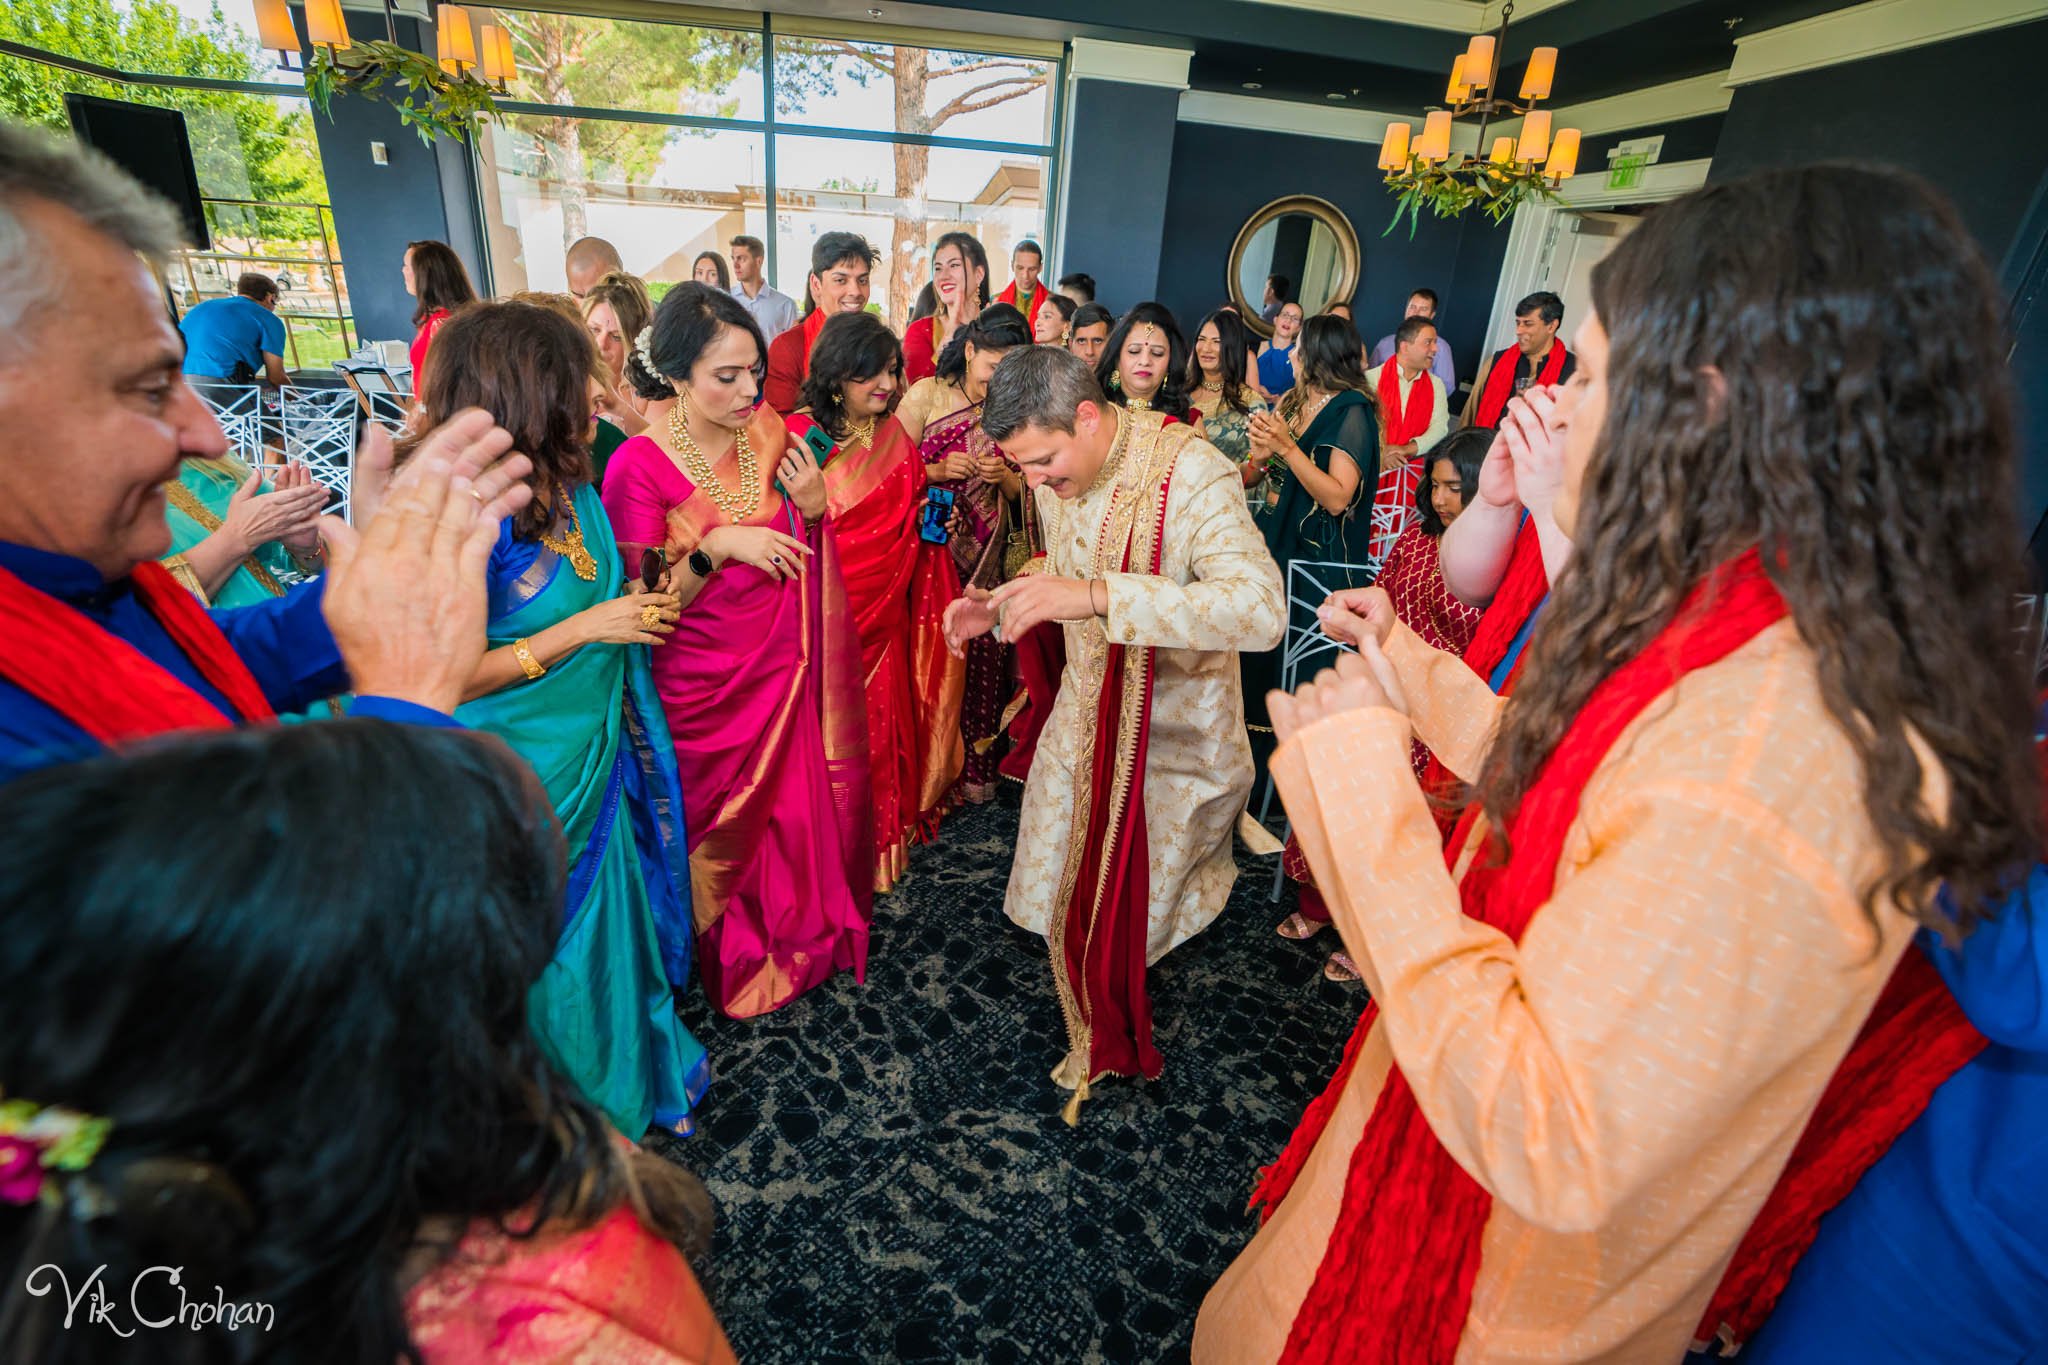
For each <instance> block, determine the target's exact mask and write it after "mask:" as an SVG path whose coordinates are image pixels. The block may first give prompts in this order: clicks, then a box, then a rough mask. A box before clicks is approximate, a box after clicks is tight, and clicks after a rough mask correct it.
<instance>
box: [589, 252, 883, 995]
mask: <svg viewBox="0 0 2048 1365" xmlns="http://www.w3.org/2000/svg"><path fill="white" fill-rule="evenodd" d="M765 354H766V347H765V346H763V345H762V343H761V334H760V331H759V329H758V328H756V326H755V325H754V320H753V318H752V317H751V316H750V315H749V314H748V313H747V311H746V310H745V309H744V308H741V307H740V306H739V304H738V303H737V302H735V301H734V300H733V299H732V297H731V296H730V295H727V294H722V293H720V292H718V291H717V290H713V289H708V288H706V287H705V286H703V285H700V284H696V283H694V282H692V283H687V284H681V285H678V286H676V287H675V288H674V289H672V290H670V291H669V293H668V295H667V296H666V297H665V298H664V299H663V300H662V302H661V307H660V309H659V310H658V311H657V312H656V314H655V318H654V323H653V325H652V326H651V327H649V328H648V329H647V330H646V331H644V332H642V333H641V334H640V336H639V338H638V339H637V340H636V342H635V345H634V354H633V355H632V357H630V358H629V359H628V361H627V363H626V370H627V374H628V376H629V377H630V378H631V380H632V382H633V384H634V386H635V388H636V389H637V390H638V391H639V392H640V393H641V394H642V395H643V396H646V397H647V398H649V399H650V400H651V402H652V406H650V408H649V410H648V423H649V426H648V432H647V434H646V435H643V436H636V437H634V438H633V439H632V440H630V441H627V442H626V443H625V444H624V445H622V446H620V447H619V448H618V450H617V451H615V452H614V453H613V455H612V458H611V462H610V464H609V465H608V466H607V467H606V470H605V481H604V505H605V510H606V512H607V513H609V514H610V517H611V522H612V529H613V532H614V534H615V535H616V537H617V539H618V542H619V548H620V550H621V552H622V553H624V554H625V556H626V559H627V563H628V565H629V567H633V568H637V567H638V566H639V564H640V562H641V558H642V551H643V550H644V549H654V550H657V551H659V552H660V554H661V558H662V559H663V560H664V561H665V562H666V564H667V566H668V567H667V569H666V570H665V572H666V575H667V578H668V582H669V585H670V591H671V592H673V593H674V594H675V595H676V596H677V597H678V598H679V599H680V600H681V601H682V603H683V611H682V618H681V620H680V621H679V622H678V623H677V626H676V631H675V634H674V635H672V636H670V637H669V640H668V642H667V643H666V644H664V645H662V646H660V647H659V648H657V649H656V650H655V651H654V681H655V687H656V689H657V690H658V691H659V693H660V694H661V699H662V702H663V705H664V708H665V709H666V711H667V713H668V722H669V731H670V733H671V734H672V735H673V736H674V738H675V746H676V765H677V768H678V770H679V771H680V773H681V774H682V784H683V804H684V807H685V812H684V815H685V821H684V823H685V827H686V828H687V830H688V832H689V846H690V889H691V896H692V905H693V909H694V912H695V915H696V921H697V939H698V945H699V952H698V961H699V962H700V963H701V964H702V970H703V975H704V988H705V992H706V994H708V995H709V996H710V997H711V1001H712V1003H713V1004H715V1005H717V1006H718V1008H719V1009H720V1010H722V1011H724V1012H725V1013H726V1014H727V1015H730V1016H732V1017H733V1018H750V1017H752V1016H754V1015H758V1014H765V1013H767V1012H768V1011H770V1010H774V1009H779V1008H781V1007H782V1006H783V1005H786V1004H788V1003H789V1002H790V1001H791V1000H794V999H795V998H796V997H797V996H799V995H801V994H803V993H804V992H805V991H807V990H809V989H810V988H811V987H813V986H815V985H817V984H818V983H819V982H821V981H823V980H825V979H826V978H827V977H829V976H831V975H832V974H833V973H834V972H839V971H851V972H853V974H854V979H855V980H862V979H864V978H865V976H866V971H867V945H868V920H869V915H870V912H871V908H872V903H873V893H872V890H871V887H872V884H873V883H872V878H873V864H874V850H873V843H874V834H873V827H872V825H871V823H870V820H869V809H868V807H869V799H868V744H867V723H866V702H865V699H864V696H863V692H862V685H861V667H860V641H859V638H858V636H857V634H856V633H855V630H854V627H853V625H852V618H851V615H850V613H849V611H848V609H847V604H846V585H845V582H844V579H843V578H842V576H841V572H840V568H839V564H838V557H837V552H836V547H835V544H834V540H833V535H832V529H831V526H830V524H829V522H828V520H827V518H826V512H825V509H826V496H825V484H824V480H823V477H822V476H821V475H820V473H819V470H818V466H817V464H816V463H815V462H814V461H813V460H812V459H811V458H810V455H809V453H808V451H807V450H806V449H804V448H803V447H801V446H799V445H794V444H792V443H791V442H790V440H789V435H788V432H787V430H786V429H785V428H784V426H783V420H782V418H781V417H780V416H778V415H777V414H776V413H774V412H773V411H771V410H770V409H768V408H765V407H760V406H757V396H758V394H759V382H760V380H759V375H760V368H761V358H762V356H763V355H765Z"/></svg>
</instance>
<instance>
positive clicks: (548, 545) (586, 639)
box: [419, 303, 710, 1140]
mask: <svg viewBox="0 0 2048 1365" xmlns="http://www.w3.org/2000/svg"><path fill="white" fill-rule="evenodd" d="M434 348H435V349H434V355H435V364H434V366H433V368H432V369H431V370H430V371H429V372H428V382H427V388H426V391H425V392H424V393H423V394H421V403H422V406H423V408H424V410H425V413H426V418H427V420H425V421H423V422H422V423H420V424H419V429H420V430H423V431H424V430H431V429H432V428H433V427H434V426H436V425H438V424H439V422H440V421H442V420H445V418H447V417H449V416H453V415H454V414H455V413H456V412H459V411H460V410H462V409H463V408H466V407H481V408H483V409H485V410H486V411H488V412H489V413H491V415H492V416H493V417H495V418H496V419H497V420H498V422H499V424H500V425H501V426H503V427H505V428H506V429H507V430H508V431H510V432H512V434H513V438H514V440H515V442H516V445H517V448H518V449H519V450H521V451H524V452H526V453H527V454H528V456H529V457H530V458H531V459H532V460H533V463H534V473H533V475H532V476H531V478H532V482H533V485H534V494H535V498H534V503H533V505H532V506H531V507H529V508H527V509H526V510H525V511H523V512H521V513H519V514H517V515H515V516H513V517H510V518H508V519H507V520H506V521H505V523H504V525H503V526H502V527H501V528H500V529H499V534H498V544H497V546H496V548H495V549H494V550H493V551H492V553H491V563H490V568H489V571H488V575H487V580H488V591H489V603H490V620H489V624H488V626H487V628H486V629H487V631H488V637H489V643H490V646H491V648H490V652H489V653H487V654H486V655H485V656H484V661H483V663H482V665H481V666H480V667H479V669H478V671H477V675H476V677H475V678H474V679H473V680H472V682H471V684H470V688H469V697H470V700H468V701H466V702H465V703H464V704H463V705H462V706H461V707H460V708H458V709H457V711H456V713H455V714H456V718H457V719H458V720H460V721H461V722H462V723H463V724H465V725H467V726H469V727H470V728H472V729H476V730H483V731H488V732H489V733H491V734H494V735H497V736H498V737H499V738H501V739H503V740H504V741H505V742H506V743H507V744H509V745H510V746H511V747H512V748H513V749H514V750H515V751H516V752H518V753H519V755H520V756H521V757H523V758H525V759H526V760H527V762H528V763H530V764H531V765H532V766H533V770H534V772H535V773H536V774H537V775H538V776H539V778H540V782H541V785H542V786H543V787H544V788H546V790H547V793H548V796H549V798H550V800H551V801H552V802H553V804H554V808H555V812H556V814H557V815H558V816H559V817H560V819H561V823H562V833H563V837H564V838H565V839H566V841H567V843H568V847H569V862H570V871H569V878H568V891H567V895H566V897H565V903H564V907H563V916H562V922H561V924H560V925H559V926H558V938H557V943H556V951H555V958H554V961H552V962H551V963H550V964H549V965H548V967H547V969H546V971H545V972H544V973H543V974H542V976H541V979H540V981H539V982H537V983H536V984H535V985H534V987H533V990H532V992H531V993H530V994H529V996H528V1000H527V1009H528V1015H529V1017H530V1019H531V1021H532V1025H533V1031H534V1034H535V1036H536V1037H537V1038H538V1039H539V1040H540V1042H541V1045H542V1047H543V1048H544V1049H545V1050H546V1051H547V1053H548V1054H549V1056H550V1058H551V1059H552V1060H553V1061H554V1062H555V1064H556V1065H557V1066H558V1067H560V1068H561V1070H562V1071H563V1073H564V1074H566V1075H567V1076H569V1077H570V1078H571V1079H572V1080H574V1081H575V1082H576V1083H577V1084H578V1085H579V1086H580V1087H581V1088H582V1090H583V1092H584V1093H585V1094H586V1095H587V1096H588V1097H589V1098H590V1100H591V1101H592V1102H593V1103H595V1104H596V1105H597V1106H598V1107H599V1108H601V1109H603V1110H604V1111H605V1113H606V1114H607V1115H608V1116H609V1117H610V1118H611V1120H612V1122H613V1123H614V1124H615V1125H617V1127H618V1129H619V1131H620V1132H622V1133H624V1134H625V1135H626V1136H627V1137H630V1138H634V1139H636V1140H637V1139H639V1138H640V1137H641V1136H642V1135H643V1134H645V1133H646V1131H647V1130H648V1129H649V1128H650V1127H659V1128H663V1129H666V1130H668V1131H670V1132H676V1133H687V1132H689V1131H691V1129H692V1127H693V1124H692V1120H691V1117H690V1114H691V1111H692V1110H693V1109H694V1108H695V1107H696V1104H697V1101H698V1100H699V1099H700V1098H701V1096H702V1095H703V1093H704V1089H705V1086H706V1085H707V1084H708V1082H709V1079H710V1069H709V1066H708V1063H707V1061H706V1059H705V1055H704V1049H703V1047H702V1046H700V1045H699V1044H698V1042H697V1040H696V1039H695V1038H692V1037H691V1036H690V1033H689V1031H688V1030H687V1029H685V1028H684V1027H683V1023H682V1020H681V1019H680V1018H678V1017H677V1014H676V1004H675V994H676V992H677V991H679V990H681V989H683V988H684V987H685V986H686V985H687V984H688V982H689V979H690V967H691V928H690V900H689V897H690V877H689V867H688V852H687V846H686V843H685V838H684V829H683V801H682V791H681V787H680V785H679V783H678V780H677V775H676V769H675V760H674V746H673V745H672V744H671V742H670V739H669V734H668V725H667V722H666V720H665V719H664V716H663V712H662V708H661V705H660V702H659V699H658V698H657V697H656V695H655V692H654V679H653V674H652V671H651V669H650V665H649V661H648V653H647V648H646V646H647V645H648V644H650V643H653V642H656V641H659V640H661V639H663V638H665V637H666V636H667V634H668V633H669V632H670V631H671V630H672V629H673V628H674V622H675V618H676V614H677V610H676V603H675V599H674V598H673V597H671V596H670V595H668V594H667V593H662V592H645V591H641V590H640V585H639V584H638V583H634V584H632V585H630V587H627V585H625V584H623V583H622V578H623V569H622V567H621V563H620V558H619V552H618V548H617V546H616V545H615V544H614V542H613V539H612V533H611V523H610V521H609V520H608V519H607V517H606V516H605V511H604V505H603V503H602V502H600V501H599V499H598V494H597V489H596V488H595V487H594V486H593V485H592V483H591V481H590V464H589V455H588V447H587V444H586V442H587V439H588V422H589V417H590V406H589V403H588V400H587V394H586V387H585V385H586V380H587V377H588V375H589V373H590V369H591V366H592V365H593V364H594V362H595V353H594V351H593V349H592V347H591V345H590V341H589V338H588V337H587V336H586V335H584V333H583V332H582V330H581V329H580V328H578V327H577V326H576V325H575V324H574V323H571V322H569V321H568V320H567V319H565V318H562V317H559V316H557V315H556V314H554V313H553V312H552V311H550V310H548V309H544V308H538V307H535V306H533V305H531V304H523V303H497V304H485V305H480V306H478V307H476V308H473V309H470V310H468V311H466V312H464V313H463V314H461V315H460V316H458V317H455V318H451V319H450V320H449V321H448V323H447V324H446V325H445V326H443V327H442V329H441V330H440V331H439V332H438V333H436V335H435V338H434ZM622 589H624V591H623V593H622Z"/></svg>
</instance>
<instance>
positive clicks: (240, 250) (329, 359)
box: [0, 0, 355, 370]
mask: <svg viewBox="0 0 2048 1365" xmlns="http://www.w3.org/2000/svg"><path fill="white" fill-rule="evenodd" d="M71 3H72V0H63V4H64V5H65V6H66V7H69V5H70V4H71ZM84 4H85V5H88V6H89V5H93V4H97V0H84ZM104 8H105V7H104V5H98V9H101V10H103V9H104ZM9 14H10V16H13V15H14V14H15V11H9ZM158 17H161V16H158ZM173 17H174V18H175V17H176V15H175V11H173ZM12 21H13V20H12V18H10V19H0V24H5V23H8V22H12ZM179 22H181V23H182V24H183V25H184V29H183V30H182V31H183V32H184V34H185V37H186V39H187V40H188V42H194V43H196V42H198V41H199V38H198V37H195V34H200V32H201V31H200V30H199V29H197V28H196V27H195V26H194V25H193V24H192V21H190V20H180V21H179ZM216 27H217V25H216ZM201 36H203V35H201ZM208 41H211V40H210V39H209V40H208ZM103 55H104V54H103ZM115 55H118V54H115ZM180 74H182V73H180ZM67 93H76V94H84V95H98V96H101V97H103V98H106V99H114V100H122V101H125V102H127V103H130V104H153V105H156V106H158V107H160V108H166V109H176V110H178V111H180V112H181V113H183V114H184V116H185V131H186V136H187V137H188V138H189V139H190V141H191V146H192V161H193V167H194V169H195V171H196V172H197V174H198V177H199V193H200V195H201V196H202V197H203V199H204V200H205V208H206V218H207V223H208V226H209V228H210V235H211V236H212V238H213V244H212V247H211V249H210V250H207V251H203V252H202V251H193V252H187V253H185V254H184V255H182V256H181V257H180V258H179V259H178V260H177V261H175V262H173V263H172V266H171V269H170V270H169V271H168V272H167V275H166V283H167V284H168V285H169V287H170V290H171V293H172V296H173V297H174V298H175V299H176V300H177V302H178V305H179V307H180V309H181V310H182V309H185V308H190V307H191V306H192V305H194V304H196V303H200V302H202V301H204V300H206V299H210V298H220V297H222V296H224V295H227V294H231V293H233V292H234V289H235V281H236V279H237V278H238V277H240V276H241V275H242V274H243V273H244V272H245V271H255V272H257V273H259V274H264V275H268V276H270V277H271V278H272V279H274V280H276V281H277V283H278V286H279V291H280V296H279V303H278V310H277V311H278V315H279V316H280V317H282V318H284V320H285V337H286V353H285V357H284V361H285V364H286V366H288V367H289V368H292V369H320V370H324V369H326V368H327V367H328V366H330V365H331V364H332V363H333V362H334V361H336V360H339V359H341V358H343V357H344V356H346V355H348V354H349V352H350V351H351V350H353V349H354V347H355V337H354V331H353V319H352V315H351V312H350V308H349V301H348V280H347V276H346V273H345V271H344V270H343V268H342V262H341V253H340V248H339V244H338V243H337V241H336V238H335V234H334V218H333V215H332V214H330V213H329V212H328V206H327V180H326V176H325V175H324V174H323V173H322V171H321V166H320V151H319V146H318V143H317V141H316V139H315V137H314V133H313V112H312V108H311V105H310V103H309V102H308V101H307V100H306V98H305V97H304V96H302V95H298V96H291V95H284V94H278V95H271V94H268V93H257V92H256V91H254V90H250V89H241V90H199V89H186V88H181V87H171V86H159V85H141V84H134V83H132V82H127V81H110V80H102V79H100V78H99V77H96V76H87V75H84V74H81V73H79V72H75V71H70V70H66V69H65V68H63V67H58V66H52V65H50V64H48V63H46V62H37V61H30V60H27V59H25V58H21V57H14V56H7V55H0V117H6V118H9V119H14V120H17V121H20V122H23V123H29V124H35V125H39V126H42V127H47V128H55V129H64V128H68V127H69V123H68V121H67V119H66V117H65V113H64V96H65V95H66V94H67Z"/></svg>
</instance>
